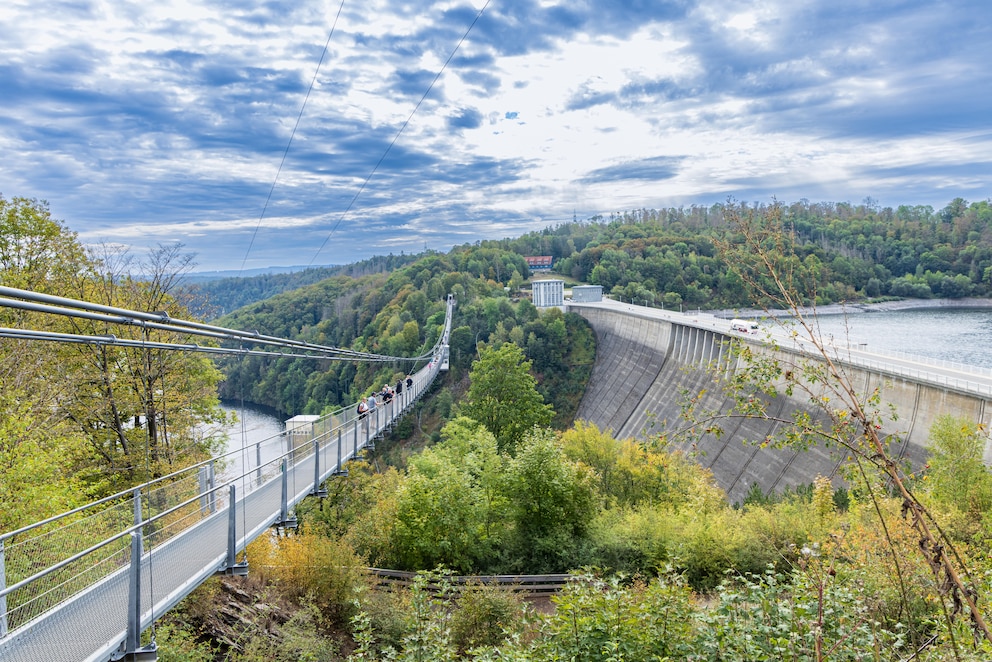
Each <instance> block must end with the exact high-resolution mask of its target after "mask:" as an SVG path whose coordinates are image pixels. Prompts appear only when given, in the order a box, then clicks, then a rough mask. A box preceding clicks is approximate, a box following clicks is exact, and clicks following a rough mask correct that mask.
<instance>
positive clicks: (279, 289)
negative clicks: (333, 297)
mask: <svg viewBox="0 0 992 662" xmlns="http://www.w3.org/2000/svg"><path fill="white" fill-rule="evenodd" d="M418 257H420V256H417V255H405V254H402V253H401V254H400V255H392V254H390V255H385V256H378V255H377V256H375V257H371V258H369V259H367V260H362V261H360V262H355V263H353V264H346V265H342V266H339V267H310V268H308V269H301V270H298V271H291V272H285V273H275V272H274V273H264V274H258V275H253V276H246V277H233V276H232V277H226V278H217V279H213V280H208V281H205V282H203V281H199V280H197V279H195V278H194V277H193V276H192V275H191V276H189V277H187V278H184V279H183V282H184V284H187V285H188V288H187V289H188V290H189V292H190V294H191V297H192V299H193V301H195V303H196V305H195V307H193V308H192V312H193V313H194V314H196V315H197V316H199V317H203V318H205V319H214V318H217V317H220V316H222V315H226V314H227V313H230V312H233V311H234V310H237V309H238V308H241V307H242V306H247V305H248V304H250V303H253V302H255V301H261V300H263V299H268V298H269V297H273V296H275V295H277V294H281V293H283V292H288V291H289V290H297V289H299V288H301V287H305V286H307V285H312V284H314V283H317V282H320V281H322V280H325V279H327V278H331V277H332V276H350V277H352V278H360V277H361V276H366V275H369V274H380V273H388V272H390V271H393V270H395V269H398V268H399V267H401V266H403V265H406V264H409V263H410V262H413V261H414V260H416V259H417V258H418Z"/></svg>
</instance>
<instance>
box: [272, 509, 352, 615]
mask: <svg viewBox="0 0 992 662" xmlns="http://www.w3.org/2000/svg"><path fill="white" fill-rule="evenodd" d="M260 540H265V541H268V549H267V550H266V551H267V554H266V556H267V559H266V560H265V561H263V565H265V566H267V567H266V568H265V571H266V574H269V575H271V576H272V577H273V578H274V579H275V580H276V581H277V582H278V583H279V585H280V587H281V589H282V591H283V592H284V593H285V594H286V595H287V597H289V598H291V599H294V600H296V601H297V602H298V603H304V602H307V603H311V604H313V605H314V606H315V607H317V608H318V609H319V610H320V612H321V613H322V614H323V615H324V617H325V618H328V619H329V620H330V621H332V622H338V623H345V622H347V621H348V619H350V618H351V616H352V615H353V613H354V608H355V605H354V597H355V594H356V592H358V591H360V590H361V589H362V588H364V587H365V586H366V584H367V582H368V579H367V577H366V574H365V571H364V567H365V564H364V563H363V562H362V561H361V559H359V558H358V556H357V555H356V554H355V553H354V551H353V550H352V549H351V547H349V546H348V545H347V544H346V543H343V542H340V541H337V540H334V539H332V538H328V537H326V536H323V535H320V534H318V533H312V532H310V531H308V530H306V529H305V528H301V530H300V531H299V532H298V533H297V534H296V535H293V536H288V537H285V538H271V537H263V538H261V539H260Z"/></svg>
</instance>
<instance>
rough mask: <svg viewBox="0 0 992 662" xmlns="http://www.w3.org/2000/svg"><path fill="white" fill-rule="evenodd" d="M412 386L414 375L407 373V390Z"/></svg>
mask: <svg viewBox="0 0 992 662" xmlns="http://www.w3.org/2000/svg"><path fill="white" fill-rule="evenodd" d="M411 386H413V377H411V376H410V375H407V376H406V388H407V390H410V387H411Z"/></svg>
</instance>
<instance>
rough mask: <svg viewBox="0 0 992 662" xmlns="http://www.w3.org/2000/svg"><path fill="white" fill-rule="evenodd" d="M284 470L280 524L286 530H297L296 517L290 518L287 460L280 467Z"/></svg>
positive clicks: (284, 459)
mask: <svg viewBox="0 0 992 662" xmlns="http://www.w3.org/2000/svg"><path fill="white" fill-rule="evenodd" d="M279 467H280V469H281V470H282V507H281V508H280V510H279V523H278V525H277V526H281V527H282V528H284V529H295V528H296V524H297V522H296V517H290V516H289V472H288V471H287V470H286V458H283V460H282V463H281V464H280V465H279Z"/></svg>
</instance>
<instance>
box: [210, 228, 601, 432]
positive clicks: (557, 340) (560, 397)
mask: <svg viewBox="0 0 992 662" xmlns="http://www.w3.org/2000/svg"><path fill="white" fill-rule="evenodd" d="M526 273H527V265H526V262H525V261H524V259H523V256H521V255H519V254H516V253H512V252H508V251H503V250H500V249H494V248H479V247H465V248H461V249H456V250H453V251H452V252H451V253H449V254H447V255H440V254H430V255H426V256H424V257H421V258H419V259H418V260H416V261H415V262H413V263H412V264H409V265H406V266H404V267H401V268H399V269H397V270H395V271H393V272H392V273H390V274H373V275H367V276H361V277H358V278H353V277H350V276H334V277H332V278H328V279H325V280H323V281H321V282H319V283H315V284H313V285H310V286H307V287H304V288H301V289H299V290H295V291H293V292H286V293H284V294H280V295H278V296H275V297H271V298H269V299H267V300H265V301H261V302H258V303H255V304H252V305H250V306H247V307H245V308H243V309H241V310H239V311H236V312H235V313H232V314H231V315H228V316H226V317H224V318H222V319H221V320H219V323H220V324H222V325H224V326H229V327H234V328H240V329H251V330H259V331H260V332H262V333H266V334H270V335H279V336H285V337H291V338H299V339H302V340H307V341H310V342H315V343H320V344H324V345H334V346H339V347H348V348H351V349H356V350H361V351H367V352H374V353H377V354H386V355H390V356H416V355H419V354H421V353H422V352H423V351H425V349H427V348H430V347H431V346H432V345H433V344H434V342H435V341H436V340H437V337H438V334H439V333H440V332H441V328H442V324H443V321H444V299H445V297H446V296H447V294H448V293H451V294H453V295H454V296H455V299H456V301H457V304H458V305H457V306H456V309H455V321H454V324H453V329H452V333H451V338H450V344H451V366H452V372H453V377H452V378H451V381H452V382H456V381H457V380H458V379H459V376H460V375H462V374H464V372H465V370H466V369H467V368H468V367H469V365H470V363H471V361H472V359H473V358H475V357H476V355H477V353H478V348H479V346H480V345H483V344H485V343H487V342H490V343H502V342H504V341H513V342H515V343H516V344H517V345H519V346H520V347H521V348H522V349H524V351H525V352H526V353H527V356H528V357H529V358H531V359H532V360H533V362H534V370H535V372H536V373H537V374H538V375H539V384H540V386H539V387H540V389H541V392H542V394H543V395H544V396H545V398H546V399H547V400H548V402H551V403H552V404H553V405H554V406H555V409H556V411H557V412H559V414H558V418H557V419H556V420H557V421H558V422H559V423H561V424H567V422H569V421H570V420H571V415H570V412H571V413H574V411H575V409H576V408H577V407H578V401H579V398H580V397H581V394H582V390H583V385H584V383H585V380H587V379H588V376H589V374H590V372H591V369H592V361H593V358H594V347H595V339H594V337H593V335H592V333H591V331H590V329H589V328H588V326H587V325H586V323H585V322H584V321H582V320H581V319H580V318H579V317H578V316H575V315H564V314H562V313H561V312H560V311H558V310H553V311H549V312H547V313H546V314H544V315H539V314H538V310H537V309H536V308H535V307H534V306H533V305H531V304H530V302H529V301H527V300H526V299H524V300H521V301H514V300H511V298H510V297H509V296H508V294H507V291H506V289H505V288H506V287H509V286H510V283H513V284H514V286H516V285H518V284H519V283H520V282H522V280H523V276H524V275H525V274H526ZM221 367H222V369H223V370H224V371H225V373H226V374H227V375H228V379H227V380H226V381H225V382H224V383H223V384H222V385H221V395H222V397H224V398H231V399H238V398H241V397H244V398H245V399H246V400H249V401H251V402H255V403H258V404H262V405H266V406H268V407H272V408H274V409H277V410H279V411H281V412H284V413H286V414H290V415H295V414H299V413H319V412H321V411H323V410H325V409H327V408H329V407H333V406H336V405H340V404H345V403H351V402H355V401H356V400H357V399H358V397H359V396H360V395H362V394H363V393H364V392H367V391H368V390H370V389H372V388H375V389H378V388H379V387H381V386H382V385H383V384H387V383H388V384H393V383H395V382H396V380H397V379H398V378H399V377H401V376H402V375H403V374H405V373H406V372H409V371H410V370H411V369H413V368H414V367H415V366H414V365H412V364H410V363H402V362H398V363H396V364H387V365H382V364H378V363H362V364H357V365H356V364H354V363H348V362H330V361H320V362H318V361H314V360H307V359H278V360H270V359H264V358H257V357H249V358H245V359H239V360H225V361H222V362H221ZM416 367H419V366H416Z"/></svg>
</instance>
